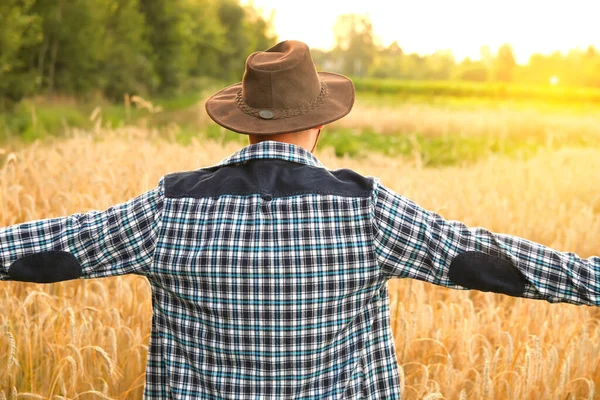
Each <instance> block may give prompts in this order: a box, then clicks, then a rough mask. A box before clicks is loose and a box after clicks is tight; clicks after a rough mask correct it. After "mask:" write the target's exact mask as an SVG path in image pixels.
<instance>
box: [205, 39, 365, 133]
mask: <svg viewBox="0 0 600 400" xmlns="http://www.w3.org/2000/svg"><path fill="white" fill-rule="evenodd" d="M353 104H354V85H353V84H352V81H351V80H350V79H348V78H347V77H345V76H343V75H339V74H334V73H330V72H317V70H316V69H315V64H314V63H313V60H312V57H311V55H310V49H309V48H308V46H307V45H306V44H305V43H302V42H298V41H295V40H287V41H284V42H280V43H278V44H276V45H275V46H273V47H271V48H270V49H268V50H266V51H259V52H256V53H252V54H251V55H250V56H249V57H248V59H247V60H246V72H245V73H244V78H243V80H242V82H241V83H236V84H235V85H232V86H229V87H227V88H225V89H223V90H221V91H219V92H217V93H215V94H214V95H213V96H212V97H210V98H209V99H208V100H207V101H206V104H205V107H206V112H207V113H208V115H209V116H210V117H211V118H212V119H213V120H214V121H215V122H216V123H217V124H219V125H221V126H223V127H225V128H227V129H230V130H232V131H235V132H238V133H244V134H254V135H273V134H277V133H287V132H297V131H302V130H305V129H309V128H314V127H316V126H319V125H324V124H327V123H330V122H333V121H335V120H337V119H340V118H342V117H343V116H345V115H346V114H348V113H349V112H350V110H351V109H352V105H353Z"/></svg>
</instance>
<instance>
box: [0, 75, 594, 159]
mask: <svg viewBox="0 0 600 400" xmlns="http://www.w3.org/2000/svg"><path fill="white" fill-rule="evenodd" d="M355 84H356V87H357V99H356V104H355V107H354V109H353V111H352V112H351V113H350V114H349V115H348V116H346V117H345V118H343V119H342V120H340V121H337V122H335V123H333V124H331V125H330V126H328V127H327V128H326V129H325V131H324V132H323V133H324V134H323V135H322V139H321V141H322V142H321V143H322V144H323V145H324V146H327V147H334V149H335V154H336V155H337V156H339V157H343V156H349V157H354V158H361V157H364V156H365V155H366V154H368V153H373V152H377V153H380V154H382V155H385V156H392V157H403V158H405V159H407V160H411V159H415V158H417V159H419V160H421V162H422V163H423V165H424V166H428V167H437V166H446V165H461V164H464V163H473V162H476V161H479V160H482V159H484V158H486V157H488V156H490V155H494V154H499V155H506V156H510V157H514V158H517V159H519V158H523V157H530V156H532V155H534V154H536V153H537V152H538V151H540V149H544V148H546V149H548V148H549V149H559V148H570V147H590V146H599V145H600V103H599V102H596V100H595V98H596V97H595V96H596V95H597V94H598V93H599V92H600V91H598V90H596V89H573V88H562V87H543V86H533V87H532V86H522V85H505V84H476V83H473V84H471V83H464V82H458V83H457V82H405V81H378V80H365V79H356V80H355ZM195 87H196V88H197V90H196V91H194V92H189V93H188V94H186V95H181V96H179V97H177V98H166V99H156V100H152V102H149V101H147V100H144V99H141V100H140V101H138V102H137V103H136V102H132V101H129V102H128V103H127V102H124V104H121V105H119V104H110V103H107V102H105V101H102V100H98V101H97V102H89V103H85V104H79V103H77V102H76V101H74V100H73V99H59V100H58V101H57V100H56V99H54V100H53V101H46V100H43V99H32V100H28V101H26V102H24V103H22V104H20V105H19V106H18V107H17V108H16V109H15V110H13V111H12V112H11V113H9V114H7V113H5V114H0V143H2V142H3V143H7V142H10V141H14V140H15V138H18V140H19V141H20V142H25V143H31V142H32V141H34V140H36V139H39V138H43V137H46V136H61V135H62V134H63V132H65V131H67V130H68V129H69V128H80V129H84V130H98V129H103V128H108V129H115V128H119V127H123V126H128V125H132V126H136V127H140V128H143V129H150V130H156V131H157V132H158V133H159V134H160V135H162V136H163V137H166V138H169V139H171V140H174V141H176V142H178V143H180V144H183V145H189V144H190V143H191V141H192V139H193V138H197V139H199V140H202V139H213V140H217V141H219V142H220V143H228V142H236V143H243V142H244V140H245V139H244V138H243V137H240V136H239V135H237V134H235V133H232V132H229V131H226V130H224V129H222V128H220V127H218V126H217V125H215V124H214V123H212V121H210V119H209V118H208V116H207V115H206V113H205V111H204V106H203V105H204V101H205V99H206V98H207V97H208V95H209V94H210V93H212V92H213V91H215V90H216V89H217V88H218V87H219V86H217V84H215V83H214V82H204V81H202V82H198V83H197V84H196V86H195ZM200 88H202V89H200ZM559 99H562V100H561V101H558V100H559Z"/></svg>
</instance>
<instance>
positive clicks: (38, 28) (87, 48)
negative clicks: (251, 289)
mask: <svg viewBox="0 0 600 400" xmlns="http://www.w3.org/2000/svg"><path fill="white" fill-rule="evenodd" d="M0 21H2V22H1V23H0V108H1V107H3V106H4V107H6V106H7V105H10V104H14V103H16V102H18V101H19V100H20V99H22V98H23V97H27V96H32V95H36V94H54V93H59V94H68V95H75V96H85V95H89V94H92V93H98V92H99V93H100V94H101V95H103V96H105V97H107V98H111V99H122V96H123V94H124V93H130V94H142V95H143V94H152V95H156V94H159V95H173V94H177V93H178V92H179V91H183V90H186V89H189V86H190V85H194V79H195V78H198V77H212V78H216V79H219V80H224V81H232V80H239V79H240V77H241V75H242V73H243V70H244V61H245V59H246V57H247V55H248V54H250V53H251V52H253V51H256V50H264V49H266V48H268V47H270V46H272V45H273V43H274V41H275V36H274V34H273V33H272V26H271V23H270V21H268V20H265V18H263V17H262V16H261V15H259V13H258V12H257V11H256V10H255V9H254V8H252V7H251V6H243V5H241V4H240V3H239V2H238V1H237V0H2V1H0Z"/></svg>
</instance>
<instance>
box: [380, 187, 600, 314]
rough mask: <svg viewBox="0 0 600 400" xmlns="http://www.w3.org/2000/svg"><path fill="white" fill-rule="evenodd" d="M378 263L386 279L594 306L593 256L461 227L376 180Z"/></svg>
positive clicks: (599, 263) (598, 296) (596, 272)
mask: <svg viewBox="0 0 600 400" xmlns="http://www.w3.org/2000/svg"><path fill="white" fill-rule="evenodd" d="M375 193H376V194H375V201H374V210H373V225H374V231H375V232H374V234H375V247H376V253H377V258H378V262H379V264H380V265H381V267H382V269H383V271H384V273H385V274H386V275H388V276H389V277H401V278H414V279H419V280H422V281H425V282H430V283H434V284H436V285H441V286H447V287H451V288H455V289H477V290H482V291H490V292H496V293H503V294H508V295H511V296H519V297H526V298H532V299H543V300H547V301H549V302H553V303H554V302H566V303H574V304H587V305H600V258H599V257H590V258H588V259H581V258H580V257H578V256H577V255H576V254H573V253H565V252H559V251H556V250H553V249H551V248H548V247H546V246H543V245H541V244H538V243H534V242H531V241H529V240H526V239H521V238H518V237H515V236H509V235H504V234H495V233H491V232H489V231H487V230H485V229H482V228H468V227H467V226H465V225H464V224H462V223H460V222H457V221H446V220H444V219H443V218H442V217H441V216H439V215H437V214H435V213H433V212H430V211H427V210H425V209H423V208H421V207H419V206H418V205H417V204H415V203H414V202H412V201H410V200H408V199H406V198H404V197H402V196H400V195H399V194H397V193H394V192H393V191H391V190H389V189H387V188H386V187H385V186H383V185H381V184H379V183H378V182H377V183H376V192H375Z"/></svg>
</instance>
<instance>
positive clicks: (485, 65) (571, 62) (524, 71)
mask: <svg viewBox="0 0 600 400" xmlns="http://www.w3.org/2000/svg"><path fill="white" fill-rule="evenodd" d="M334 35H335V48H334V49H333V50H331V51H313V57H314V58H315V62H316V63H317V64H318V65H319V66H320V67H321V68H323V69H327V70H331V71H335V72H340V73H343V74H345V75H351V76H360V77H371V78H394V79H403V80H459V81H474V82H520V83H531V84H548V83H549V82H550V81H552V83H554V84H563V85H567V86H586V87H600V51H599V50H598V49H596V48H594V47H593V46H589V47H588V48H586V49H583V50H582V49H573V50H571V51H569V52H568V53H566V54H563V53H561V52H559V51H556V52H554V53H552V54H549V55H543V54H533V55H532V56H531V57H530V58H529V62H528V63H527V65H519V64H517V62H516V60H515V56H514V51H513V49H512V47H511V46H510V45H509V44H504V45H502V46H500V47H499V49H498V51H497V52H496V53H495V54H494V53H492V51H491V50H490V48H489V47H488V46H482V47H481V50H480V59H479V60H471V59H469V58H466V59H464V60H461V61H459V60H456V58H455V57H454V54H453V53H452V52H451V51H449V50H444V51H437V52H435V53H433V54H429V55H419V54H416V53H406V52H405V51H403V49H402V47H401V41H400V43H399V42H397V41H396V42H393V43H392V44H390V45H389V46H386V47H384V46H381V45H379V44H378V43H377V42H378V41H377V38H376V37H375V35H374V33H373V26H372V24H371V21H370V19H369V17H368V16H367V15H359V14H345V15H341V16H339V17H338V19H337V21H336V23H335V27H334Z"/></svg>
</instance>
